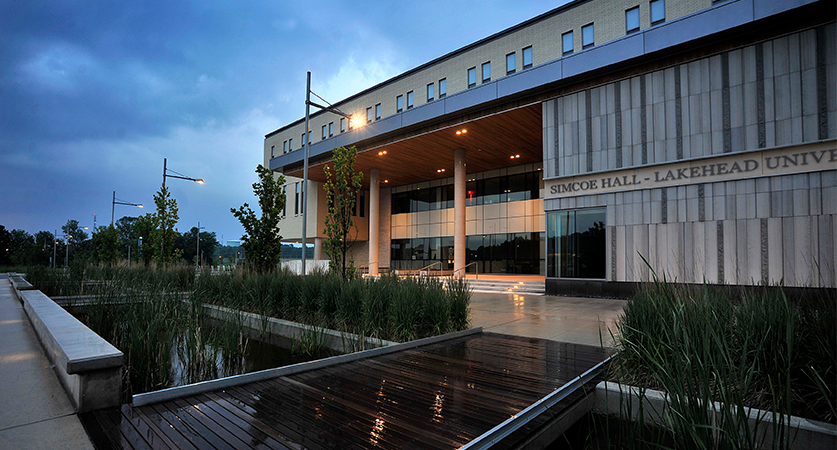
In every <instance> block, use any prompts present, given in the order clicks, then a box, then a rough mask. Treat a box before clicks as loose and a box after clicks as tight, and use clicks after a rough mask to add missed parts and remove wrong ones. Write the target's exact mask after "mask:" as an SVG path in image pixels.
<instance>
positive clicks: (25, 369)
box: [0, 274, 93, 450]
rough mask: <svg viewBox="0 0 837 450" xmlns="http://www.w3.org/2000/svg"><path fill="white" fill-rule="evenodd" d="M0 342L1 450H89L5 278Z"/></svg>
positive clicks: (0, 283) (0, 293)
mask: <svg viewBox="0 0 837 450" xmlns="http://www.w3.org/2000/svg"><path fill="white" fill-rule="evenodd" d="M0 343H1V344H0V449H46V448H60V449H62V450H75V449H92V448H93V445H92V444H91V443H90V439H88V437H87V433H86V432H85V431H84V427H82V425H81V422H80V421H79V419H78V416H76V414H75V412H74V410H73V405H72V403H70V400H69V398H68V397H67V394H66V393H65V392H64V389H63V388H62V387H61V383H60V382H59V381H58V377H57V376H56V375H55V372H53V370H52V366H51V365H50V362H49V360H48V359H47V357H46V356H45V355H44V350H43V347H41V343H40V342H38V338H37V337H36V336H35V333H34V331H32V325H31V324H30V323H29V318H28V317H27V316H26V313H25V312H24V311H23V307H22V306H21V304H20V302H19V301H18V299H17V297H16V296H15V294H14V291H13V290H12V286H11V283H10V282H9V280H8V276H7V275H5V274H4V275H0Z"/></svg>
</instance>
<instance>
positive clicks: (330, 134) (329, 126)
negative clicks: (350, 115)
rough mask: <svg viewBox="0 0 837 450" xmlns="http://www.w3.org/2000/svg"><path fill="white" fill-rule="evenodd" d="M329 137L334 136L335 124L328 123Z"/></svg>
mask: <svg viewBox="0 0 837 450" xmlns="http://www.w3.org/2000/svg"><path fill="white" fill-rule="evenodd" d="M328 136H329V137H331V136H334V122H329V123H328Z"/></svg>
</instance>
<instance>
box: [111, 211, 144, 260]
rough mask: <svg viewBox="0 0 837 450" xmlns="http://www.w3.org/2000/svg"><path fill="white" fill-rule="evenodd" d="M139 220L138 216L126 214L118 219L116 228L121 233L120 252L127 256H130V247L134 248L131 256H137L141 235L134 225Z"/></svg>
mask: <svg viewBox="0 0 837 450" xmlns="http://www.w3.org/2000/svg"><path fill="white" fill-rule="evenodd" d="M137 220H138V219H137V218H136V217H131V216H124V217H121V218H120V219H119V220H117V221H116V230H117V232H118V233H119V253H120V254H121V255H122V256H123V257H125V258H127V257H128V249H129V248H131V249H133V254H131V257H132V258H133V257H135V256H137V246H138V245H139V244H138V241H139V236H140V235H139V234H138V233H137V231H136V229H135V227H134V224H135V223H136V222H137ZM128 262H130V261H128Z"/></svg>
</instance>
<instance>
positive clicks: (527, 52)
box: [523, 45, 532, 69]
mask: <svg viewBox="0 0 837 450" xmlns="http://www.w3.org/2000/svg"><path fill="white" fill-rule="evenodd" d="M530 67H532V46H531V45H530V46H528V47H526V48H524V49H523V68H524V69H528V68H530Z"/></svg>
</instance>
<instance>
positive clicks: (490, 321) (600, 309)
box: [471, 292, 627, 346]
mask: <svg viewBox="0 0 837 450" xmlns="http://www.w3.org/2000/svg"><path fill="white" fill-rule="evenodd" d="M626 303H627V301H626V300H615V299H602V298H580V297H556V296H551V295H526V294H502V293H497V294H495V293H491V294H489V293H478V292H475V293H473V294H472V295H471V326H474V327H483V329H484V330H485V331H493V332H496V333H504V334H513V335H517V336H527V337H536V338H542V339H550V340H553V341H562V342H571V343H574V344H586V345H595V346H599V345H602V344H603V345H605V346H611V345H612V343H613V340H612V339H611V331H612V332H613V333H614V334H615V333H616V320H617V319H618V317H619V315H620V314H622V310H623V308H624V307H625V304H626Z"/></svg>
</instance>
